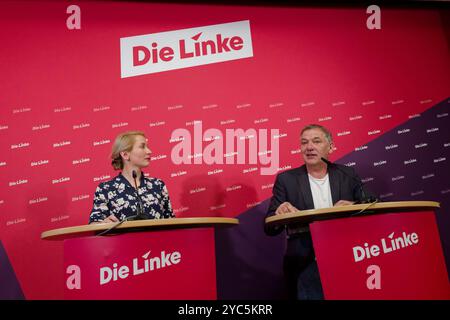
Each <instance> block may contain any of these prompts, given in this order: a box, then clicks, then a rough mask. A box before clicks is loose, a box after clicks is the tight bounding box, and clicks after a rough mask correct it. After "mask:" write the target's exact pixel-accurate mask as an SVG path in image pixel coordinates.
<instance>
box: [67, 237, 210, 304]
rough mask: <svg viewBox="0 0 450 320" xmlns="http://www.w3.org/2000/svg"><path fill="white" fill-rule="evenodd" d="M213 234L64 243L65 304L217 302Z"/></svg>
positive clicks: (70, 241) (99, 238)
mask: <svg viewBox="0 0 450 320" xmlns="http://www.w3.org/2000/svg"><path fill="white" fill-rule="evenodd" d="M214 251H215V247H214V229H213V228H202V229H179V230H169V231H152V232H134V233H127V234H120V235H113V236H103V237H85V238H78V239H71V240H65V241H64V268H65V269H64V270H66V284H65V289H64V295H65V299H108V300H111V299H121V300H122V299H155V300H163V299H174V300H177V299H180V300H189V299H193V300H195V299H205V300H209V299H216V298H217V293H216V261H215V252H214Z"/></svg>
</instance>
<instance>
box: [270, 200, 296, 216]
mask: <svg viewBox="0 0 450 320" xmlns="http://www.w3.org/2000/svg"><path fill="white" fill-rule="evenodd" d="M297 211H298V209H297V208H296V207H294V206H293V205H292V204H290V203H289V202H283V203H282V204H280V205H279V206H278V209H277V210H276V211H275V214H285V213H292V212H297Z"/></svg>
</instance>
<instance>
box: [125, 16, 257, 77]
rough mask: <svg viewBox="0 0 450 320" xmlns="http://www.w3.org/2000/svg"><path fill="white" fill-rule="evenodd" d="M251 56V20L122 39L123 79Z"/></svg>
mask: <svg viewBox="0 0 450 320" xmlns="http://www.w3.org/2000/svg"><path fill="white" fill-rule="evenodd" d="M249 57H253V47H252V38H251V34H250V21H249V20H245V21H238V22H231V23H223V24H216V25H212V26H205V27H198V28H190V29H182V30H174V31H167V32H160V33H153V34H146V35H140V36H134V37H126V38H121V39H120V66H121V77H122V78H127V77H134V76H139V75H143V74H150V73H156V72H162V71H168V70H175V69H182V68H189V67H194V66H200V65H205V64H210V63H217V62H223V61H230V60H236V59H243V58H249Z"/></svg>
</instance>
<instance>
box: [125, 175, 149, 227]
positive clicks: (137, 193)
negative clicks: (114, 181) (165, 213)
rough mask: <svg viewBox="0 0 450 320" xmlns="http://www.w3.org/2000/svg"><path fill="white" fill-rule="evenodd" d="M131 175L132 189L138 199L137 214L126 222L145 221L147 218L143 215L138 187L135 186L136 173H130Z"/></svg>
mask: <svg viewBox="0 0 450 320" xmlns="http://www.w3.org/2000/svg"><path fill="white" fill-rule="evenodd" d="M132 174H133V180H134V187H135V189H136V190H135V192H136V197H137V199H138V206H137V207H138V213H137V215H135V216H133V217H129V218H128V219H127V220H128V221H130V220H145V219H147V217H146V216H145V214H144V206H143V205H142V200H141V197H140V196H139V191H138V186H137V182H136V178H137V173H136V171H135V170H133V171H132Z"/></svg>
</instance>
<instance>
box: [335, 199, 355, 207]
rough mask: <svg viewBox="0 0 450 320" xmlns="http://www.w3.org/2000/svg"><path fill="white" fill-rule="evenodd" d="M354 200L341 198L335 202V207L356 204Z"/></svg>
mask: <svg viewBox="0 0 450 320" xmlns="http://www.w3.org/2000/svg"><path fill="white" fill-rule="evenodd" d="M354 203H355V202H354V201H347V200H339V201H338V202H336V203H335V204H334V206H335V207H340V206H349V205H351V204H354Z"/></svg>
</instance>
